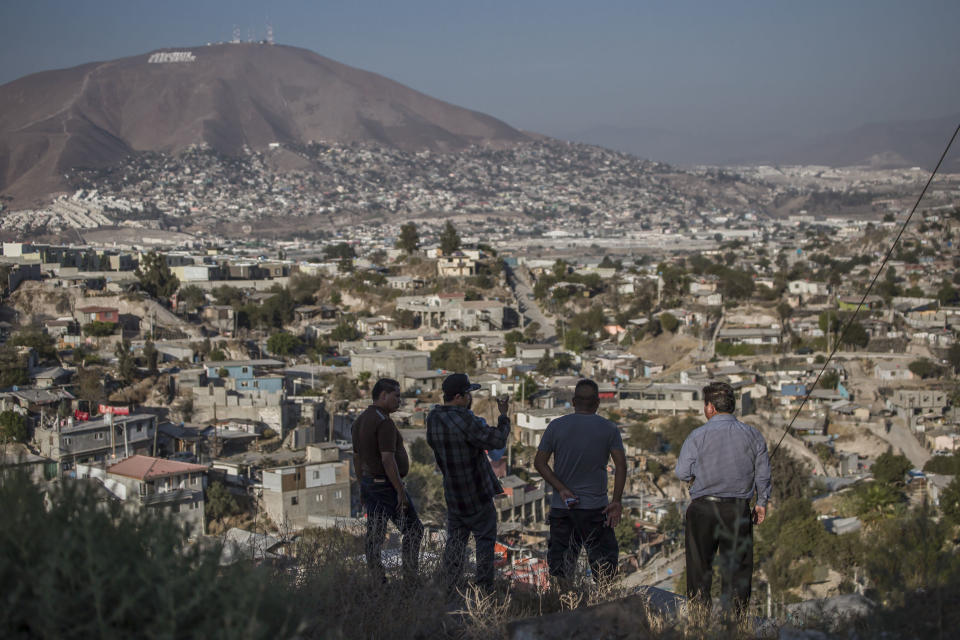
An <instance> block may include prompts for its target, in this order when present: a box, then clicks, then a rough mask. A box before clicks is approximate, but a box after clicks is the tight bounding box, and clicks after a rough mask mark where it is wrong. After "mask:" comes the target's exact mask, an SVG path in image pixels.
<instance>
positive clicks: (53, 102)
mask: <svg viewBox="0 0 960 640" xmlns="http://www.w3.org/2000/svg"><path fill="white" fill-rule="evenodd" d="M173 53H179V54H189V55H181V56H180V57H179V58H177V57H176V56H166V59H170V58H172V59H173V60H172V61H167V62H160V63H157V62H155V61H156V60H157V59H158V57H157V54H173ZM159 59H164V58H163V56H160V58H159ZM151 60H153V61H154V62H152V61H151ZM529 139H531V136H530V135H528V134H526V133H524V132H521V131H519V130H517V129H515V128H513V127H511V126H510V125H508V124H506V123H504V122H502V121H500V120H497V119H496V118H493V117H492V116H489V115H486V114H482V113H479V112H476V111H472V110H469V109H465V108H463V107H458V106H456V105H452V104H450V103H447V102H444V101H442V100H439V99H436V98H433V97H430V96H427V95H426V94H423V93H420V92H418V91H415V90H414V89H411V88H409V87H406V86H404V85H402V84H400V83H397V82H395V81H393V80H390V79H389V78H385V77H384V76H381V75H379V74H376V73H373V72H369V71H364V70H361V69H357V68H354V67H350V66H348V65H345V64H342V63H339V62H337V61H335V60H332V59H330V58H326V57H324V56H321V55H319V54H317V53H314V52H312V51H308V50H306V49H300V48H297V47H289V46H284V45H264V44H249V43H245V44H223V45H209V46H204V47H191V48H184V49H162V50H155V51H151V52H147V53H145V54H140V55H136V56H130V57H127V58H120V59H117V60H111V61H105V62H92V63H86V64H82V65H78V66H76V67H72V68H69V69H59V70H53V71H44V72H40V73H36V74H31V75H28V76H24V77H23V78H19V79H17V80H14V81H12V82H10V83H7V84H5V85H2V86H0V193H3V194H4V195H6V196H8V197H12V198H36V197H38V196H41V195H46V194H47V193H50V192H51V191H55V190H57V189H58V188H62V187H63V180H62V175H63V173H64V172H65V171H67V170H69V169H70V168H75V167H84V166H89V167H96V166H107V165H109V164H111V163H114V162H117V161H119V160H120V159H122V158H123V157H124V156H126V155H129V154H131V153H134V152H139V151H163V152H177V151H180V150H183V149H184V148H186V147H189V146H190V145H194V144H207V145H209V146H211V147H213V148H214V149H217V150H218V151H222V152H225V153H229V154H237V153H241V152H242V151H243V149H244V148H245V147H249V148H252V149H260V148H264V147H266V146H267V145H268V144H270V143H272V142H281V143H305V142H309V141H311V140H328V141H335V142H373V143H376V144H380V145H385V146H392V147H396V148H399V149H402V150H406V151H411V150H421V149H429V150H434V151H454V150H458V149H462V148H465V147H468V146H470V145H490V146H503V145H510V144H514V143H516V142H522V141H526V140H529Z"/></svg>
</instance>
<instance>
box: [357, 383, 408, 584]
mask: <svg viewBox="0 0 960 640" xmlns="http://www.w3.org/2000/svg"><path fill="white" fill-rule="evenodd" d="M372 395H373V404H372V405H370V406H369V407H367V409H366V410H365V411H364V412H363V413H361V414H360V416H359V417H357V420H356V421H355V422H354V423H353V428H352V430H351V431H352V436H353V463H354V467H355V468H356V471H357V477H358V478H359V480H360V498H361V500H362V501H363V506H364V509H365V510H366V512H367V535H366V544H365V550H366V556H367V566H368V567H370V570H371V571H372V572H374V574H375V575H378V576H379V577H380V578H381V579H383V580H386V576H385V573H384V568H383V561H382V560H381V559H380V551H381V549H382V547H383V538H384V535H385V534H386V531H387V521H388V520H392V521H393V524H395V525H396V527H397V529H398V530H399V531H400V533H401V534H402V535H403V542H402V544H401V552H402V555H403V573H404V575H405V576H407V577H411V578H412V577H415V576H416V575H417V567H418V561H419V556H420V541H421V540H422V539H423V524H422V523H421V522H420V517H419V516H418V515H417V510H416V508H414V506H413V502H412V501H411V500H410V496H409V494H408V493H407V490H406V487H404V486H403V477H404V476H406V475H407V472H408V471H409V470H410V460H409V458H408V457H407V450H406V449H405V448H404V446H403V437H402V436H401V435H400V431H399V430H398V429H397V426H396V425H395V424H394V423H393V420H391V419H390V415H389V414H391V413H393V412H394V411H396V410H397V409H399V408H400V383H399V382H397V381H396V380H392V379H390V378H381V379H380V380H377V383H376V384H375V385H373V392H372Z"/></svg>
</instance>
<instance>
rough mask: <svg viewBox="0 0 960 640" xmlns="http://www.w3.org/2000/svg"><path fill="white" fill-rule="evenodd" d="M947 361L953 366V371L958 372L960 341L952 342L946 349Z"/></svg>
mask: <svg viewBox="0 0 960 640" xmlns="http://www.w3.org/2000/svg"><path fill="white" fill-rule="evenodd" d="M947 362H949V363H950V366H951V367H953V372H954V373H960V342H954V343H953V344H952V345H950V348H949V349H948V350H947Z"/></svg>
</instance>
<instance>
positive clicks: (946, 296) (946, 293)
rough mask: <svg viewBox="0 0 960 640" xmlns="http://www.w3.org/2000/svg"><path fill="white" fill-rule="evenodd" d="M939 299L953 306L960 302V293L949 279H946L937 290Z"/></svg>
mask: <svg viewBox="0 0 960 640" xmlns="http://www.w3.org/2000/svg"><path fill="white" fill-rule="evenodd" d="M937 300H939V301H940V304H941V305H943V306H945V307H949V306H953V305H956V304H957V303H958V302H960V293H958V292H957V289H956V288H955V287H954V286H953V285H952V284H951V283H950V281H949V280H944V281H943V282H942V283H940V288H939V289H938V290H937Z"/></svg>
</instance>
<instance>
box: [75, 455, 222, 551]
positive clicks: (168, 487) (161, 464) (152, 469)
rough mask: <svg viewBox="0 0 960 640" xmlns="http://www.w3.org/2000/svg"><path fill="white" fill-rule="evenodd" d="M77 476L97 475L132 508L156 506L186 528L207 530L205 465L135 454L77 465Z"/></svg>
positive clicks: (199, 531) (194, 533)
mask: <svg viewBox="0 0 960 640" xmlns="http://www.w3.org/2000/svg"><path fill="white" fill-rule="evenodd" d="M77 477H78V478H97V479H98V480H100V481H101V482H102V483H103V486H104V487H105V488H106V489H107V490H108V491H110V493H112V494H114V495H115V496H117V497H118V498H119V499H120V500H122V501H123V502H124V503H125V504H126V505H127V506H129V507H131V508H134V509H159V510H162V511H164V512H166V513H168V514H170V515H171V516H173V518H174V519H175V520H177V521H178V522H180V523H181V524H184V525H186V526H187V527H188V528H189V532H190V536H191V537H196V536H199V535H202V534H204V533H206V519H205V518H204V509H203V507H204V491H206V488H207V467H206V466H204V465H199V464H190V463H187V462H177V461H175V460H164V459H163V458H153V457H150V456H143V455H134V456H130V457H129V458H125V459H123V460H121V461H119V462H115V463H113V464H110V465H108V466H107V467H106V468H105V469H104V468H103V467H101V466H99V465H78V466H77Z"/></svg>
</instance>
